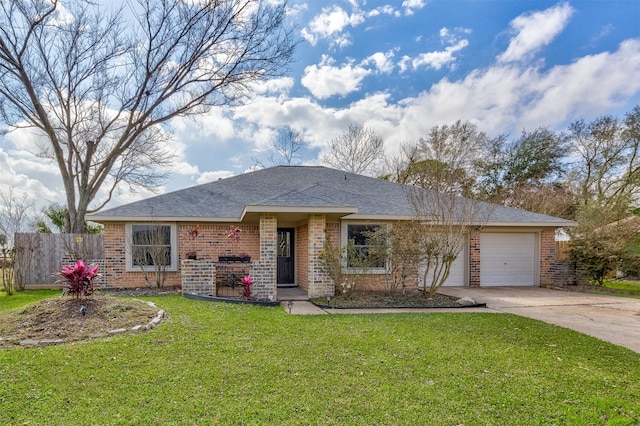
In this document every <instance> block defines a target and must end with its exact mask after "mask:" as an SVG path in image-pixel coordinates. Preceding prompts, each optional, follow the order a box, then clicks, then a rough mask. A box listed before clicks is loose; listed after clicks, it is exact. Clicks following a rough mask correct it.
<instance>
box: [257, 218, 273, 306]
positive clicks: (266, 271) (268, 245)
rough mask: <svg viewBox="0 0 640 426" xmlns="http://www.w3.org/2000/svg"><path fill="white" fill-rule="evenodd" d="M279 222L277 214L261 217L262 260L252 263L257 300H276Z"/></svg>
mask: <svg viewBox="0 0 640 426" xmlns="http://www.w3.org/2000/svg"><path fill="white" fill-rule="evenodd" d="M277 249H278V220H277V218H276V215H275V213H264V214H262V215H261V216H260V259H259V260H258V261H257V262H251V277H252V278H253V281H254V283H255V284H254V285H253V291H252V294H251V295H252V297H253V298H254V299H256V300H276V298H277V272H278V271H277V270H278V251H277Z"/></svg>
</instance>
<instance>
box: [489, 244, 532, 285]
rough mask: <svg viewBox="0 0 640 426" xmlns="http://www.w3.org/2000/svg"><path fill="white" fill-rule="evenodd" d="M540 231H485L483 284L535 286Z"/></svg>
mask: <svg viewBox="0 0 640 426" xmlns="http://www.w3.org/2000/svg"><path fill="white" fill-rule="evenodd" d="M536 242H537V234H536V233H534V232H522V233H499V232H496V233H483V234H481V235H480V286H481V287H495V286H534V285H538V277H537V274H536V264H537V262H538V256H537V255H536V247H537V244H536Z"/></svg>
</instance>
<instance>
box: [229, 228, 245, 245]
mask: <svg viewBox="0 0 640 426" xmlns="http://www.w3.org/2000/svg"><path fill="white" fill-rule="evenodd" d="M241 232H242V229H240V228H239V227H237V226H232V227H231V229H230V230H229V233H228V234H227V238H229V239H230V240H231V241H232V242H234V243H237V242H238V241H240V233H241Z"/></svg>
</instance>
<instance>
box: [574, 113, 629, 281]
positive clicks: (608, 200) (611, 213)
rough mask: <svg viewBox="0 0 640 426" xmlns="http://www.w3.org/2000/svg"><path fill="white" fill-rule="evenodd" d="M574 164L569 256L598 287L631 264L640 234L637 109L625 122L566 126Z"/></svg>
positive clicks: (607, 118)
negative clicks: (639, 221) (636, 213)
mask: <svg viewBox="0 0 640 426" xmlns="http://www.w3.org/2000/svg"><path fill="white" fill-rule="evenodd" d="M570 138H571V142H572V143H573V147H574V152H575V153H577V154H578V156H579V157H578V161H576V162H575V163H574V167H573V170H572V172H571V175H570V176H571V179H573V181H574V182H575V183H576V186H577V188H578V202H577V205H576V208H577V212H576V220H577V222H578V226H577V227H575V228H573V229H571V230H570V235H571V251H570V253H571V257H572V259H573V260H574V262H575V264H576V265H577V267H578V270H583V271H585V272H586V273H587V278H588V279H589V280H590V281H591V282H593V283H595V284H602V282H603V279H604V277H605V276H606V274H607V273H608V272H609V271H611V270H614V269H617V268H619V267H620V266H621V265H623V264H625V263H635V262H637V260H635V259H636V258H637V255H636V254H634V253H633V251H632V250H631V249H630V247H631V246H632V245H633V244H634V243H635V242H636V241H637V239H638V235H639V230H638V227H637V225H636V224H637V220H630V219H637V218H635V217H634V216H633V215H632V211H633V208H634V206H635V205H637V204H635V203H637V201H638V196H639V195H640V193H639V189H640V158H639V156H638V154H639V152H638V150H639V148H640V107H638V106H636V107H635V108H634V109H633V110H632V111H630V112H629V113H627V114H626V115H625V119H624V120H623V121H620V120H618V119H617V118H614V117H612V116H603V117H600V118H597V119H595V120H593V121H592V122H590V123H587V122H585V121H583V120H580V121H576V122H574V123H572V124H571V126H570Z"/></svg>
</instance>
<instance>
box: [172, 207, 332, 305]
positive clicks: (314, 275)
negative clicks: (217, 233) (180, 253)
mask: <svg viewBox="0 0 640 426" xmlns="http://www.w3.org/2000/svg"><path fill="white" fill-rule="evenodd" d="M245 219H246V220H247V221H248V223H255V222H256V221H257V222H258V224H259V226H258V230H259V245H258V244H256V246H254V247H255V248H253V249H251V248H250V249H249V250H248V251H249V252H250V253H252V255H251V261H249V262H237V263H234V262H224V261H220V260H221V258H220V259H218V257H216V256H215V254H216V253H215V252H214V256H212V257H213V258H212V257H208V256H207V257H205V258H203V259H197V260H195V259H183V260H182V261H181V262H180V276H181V283H182V291H183V293H188V294H193V295H201V296H209V297H225V298H237V297H239V292H240V291H241V290H242V288H243V286H242V282H241V280H242V278H243V277H246V276H250V277H251V279H252V281H253V286H252V290H251V298H252V299H253V300H258V301H267V302H273V301H277V300H307V299H309V298H313V297H325V296H331V295H333V294H334V290H335V289H334V284H333V281H332V280H331V278H330V277H329V276H328V275H327V274H326V273H325V271H324V270H323V267H322V263H321V259H320V257H321V254H322V251H323V250H324V248H325V240H326V238H327V235H329V234H332V236H331V237H330V238H332V239H333V238H335V239H336V240H337V238H338V237H337V231H338V224H337V223H338V222H337V220H336V222H335V223H331V224H329V226H328V225H327V217H326V215H324V214H314V213H306V212H305V213H296V214H292V213H288V214H286V215H284V214H282V213H278V214H277V213H260V214H258V215H256V216H254V217H245ZM254 226H255V225H254ZM333 234H336V235H333ZM285 237H286V238H285ZM203 242H204V241H203ZM256 243H258V241H256ZM256 254H257V256H256ZM214 259H218V261H215V260H214ZM283 261H286V262H283ZM296 285H297V287H296ZM286 286H288V287H292V288H286Z"/></svg>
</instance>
